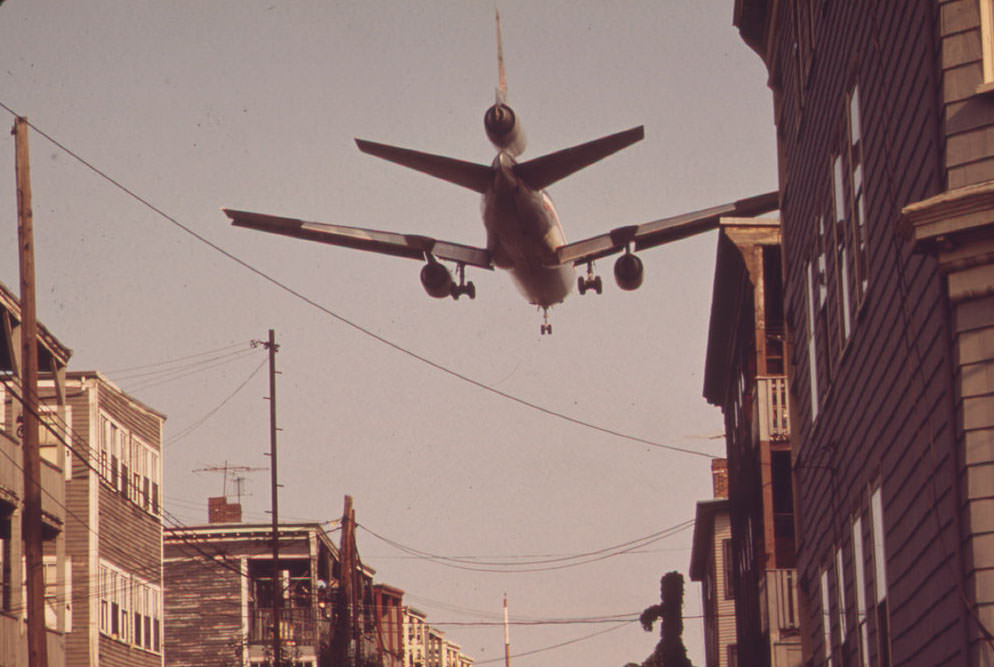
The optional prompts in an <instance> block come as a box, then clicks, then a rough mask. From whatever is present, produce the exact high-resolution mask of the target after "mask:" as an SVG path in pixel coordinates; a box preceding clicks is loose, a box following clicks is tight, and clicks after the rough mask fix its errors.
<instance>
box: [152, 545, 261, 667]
mask: <svg viewBox="0 0 994 667" xmlns="http://www.w3.org/2000/svg"><path fill="white" fill-rule="evenodd" d="M229 568H230V569H229ZM238 568H239V565H238V561H234V560H233V561H229V562H228V567H227V568H226V567H220V566H212V564H211V563H207V562H205V561H204V559H203V558H202V557H199V556H196V555H195V556H192V557H189V558H181V559H179V560H170V561H169V562H167V563H166V564H165V571H166V579H167V580H168V581H169V582H171V583H170V586H169V588H168V589H167V590H166V595H167V596H168V600H169V632H168V633H166V636H165V652H166V656H167V664H169V665H170V666H171V667H206V665H205V663H204V661H203V656H205V655H214V656H216V658H217V661H216V662H214V663H212V664H213V665H217V666H218V667H220V666H222V665H236V664H241V662H240V661H236V657H238V656H240V651H238V652H237V653H236V651H237V650H238V648H239V647H240V645H241V642H242V641H243V640H244V639H245V637H244V634H243V631H242V619H241V613H242V596H241V590H242V582H241V579H242V577H241V576H240V575H239V572H238Z"/></svg>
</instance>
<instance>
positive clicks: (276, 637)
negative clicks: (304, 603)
mask: <svg viewBox="0 0 994 667" xmlns="http://www.w3.org/2000/svg"><path fill="white" fill-rule="evenodd" d="M263 345H264V346H265V347H266V349H267V350H269V458H270V461H269V464H270V468H269V469H270V483H271V489H272V491H271V493H272V505H273V538H272V539H273V584H272V585H273V665H275V666H276V667H282V665H283V656H282V648H281V646H280V644H281V642H280V603H281V602H283V584H282V582H281V581H280V567H279V566H280V527H279V524H280V512H279V494H278V490H279V482H278V477H277V468H276V432H277V431H278V430H279V429H278V428H277V427H276V352H277V351H278V350H279V346H278V345H277V344H276V333H275V332H274V331H273V330H272V329H270V330H269V340H268V341H267V342H265V343H263ZM226 476H227V475H226Z"/></svg>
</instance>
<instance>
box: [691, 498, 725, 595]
mask: <svg viewBox="0 0 994 667" xmlns="http://www.w3.org/2000/svg"><path fill="white" fill-rule="evenodd" d="M721 512H728V498H712V499H709V500H699V501H698V502H697V516H696V517H695V518H694V541H693V546H692V547H691V551H690V578H691V580H692V581H703V580H704V574H705V573H706V572H707V562H708V559H709V558H711V557H713V556H712V550H711V546H710V542H711V536H712V535H714V517H715V516H716V515H718V514H719V513H721Z"/></svg>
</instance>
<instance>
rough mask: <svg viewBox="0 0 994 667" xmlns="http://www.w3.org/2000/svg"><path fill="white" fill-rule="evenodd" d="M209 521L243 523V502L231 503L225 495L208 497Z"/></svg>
mask: <svg viewBox="0 0 994 667" xmlns="http://www.w3.org/2000/svg"><path fill="white" fill-rule="evenodd" d="M207 522H208V523H241V522H242V505H241V503H229V502H228V499H227V498H225V497H224V496H216V497H214V498H208V499H207Z"/></svg>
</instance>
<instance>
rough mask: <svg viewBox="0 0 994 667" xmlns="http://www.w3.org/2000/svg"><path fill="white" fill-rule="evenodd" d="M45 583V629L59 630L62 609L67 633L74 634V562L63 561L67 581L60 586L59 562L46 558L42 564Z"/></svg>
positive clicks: (52, 557)
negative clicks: (61, 609)
mask: <svg viewBox="0 0 994 667" xmlns="http://www.w3.org/2000/svg"><path fill="white" fill-rule="evenodd" d="M42 567H43V568H44V569H43V575H42V577H43V581H44V582H45V627H47V628H48V629H50V630H58V629H59V611H60V607H61V608H63V609H65V632H72V561H71V560H70V559H69V558H68V557H66V559H65V560H64V561H63V576H64V577H65V579H64V580H63V582H62V585H61V586H60V585H59V562H58V559H57V557H56V556H45V557H44V561H43V563H42Z"/></svg>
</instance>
